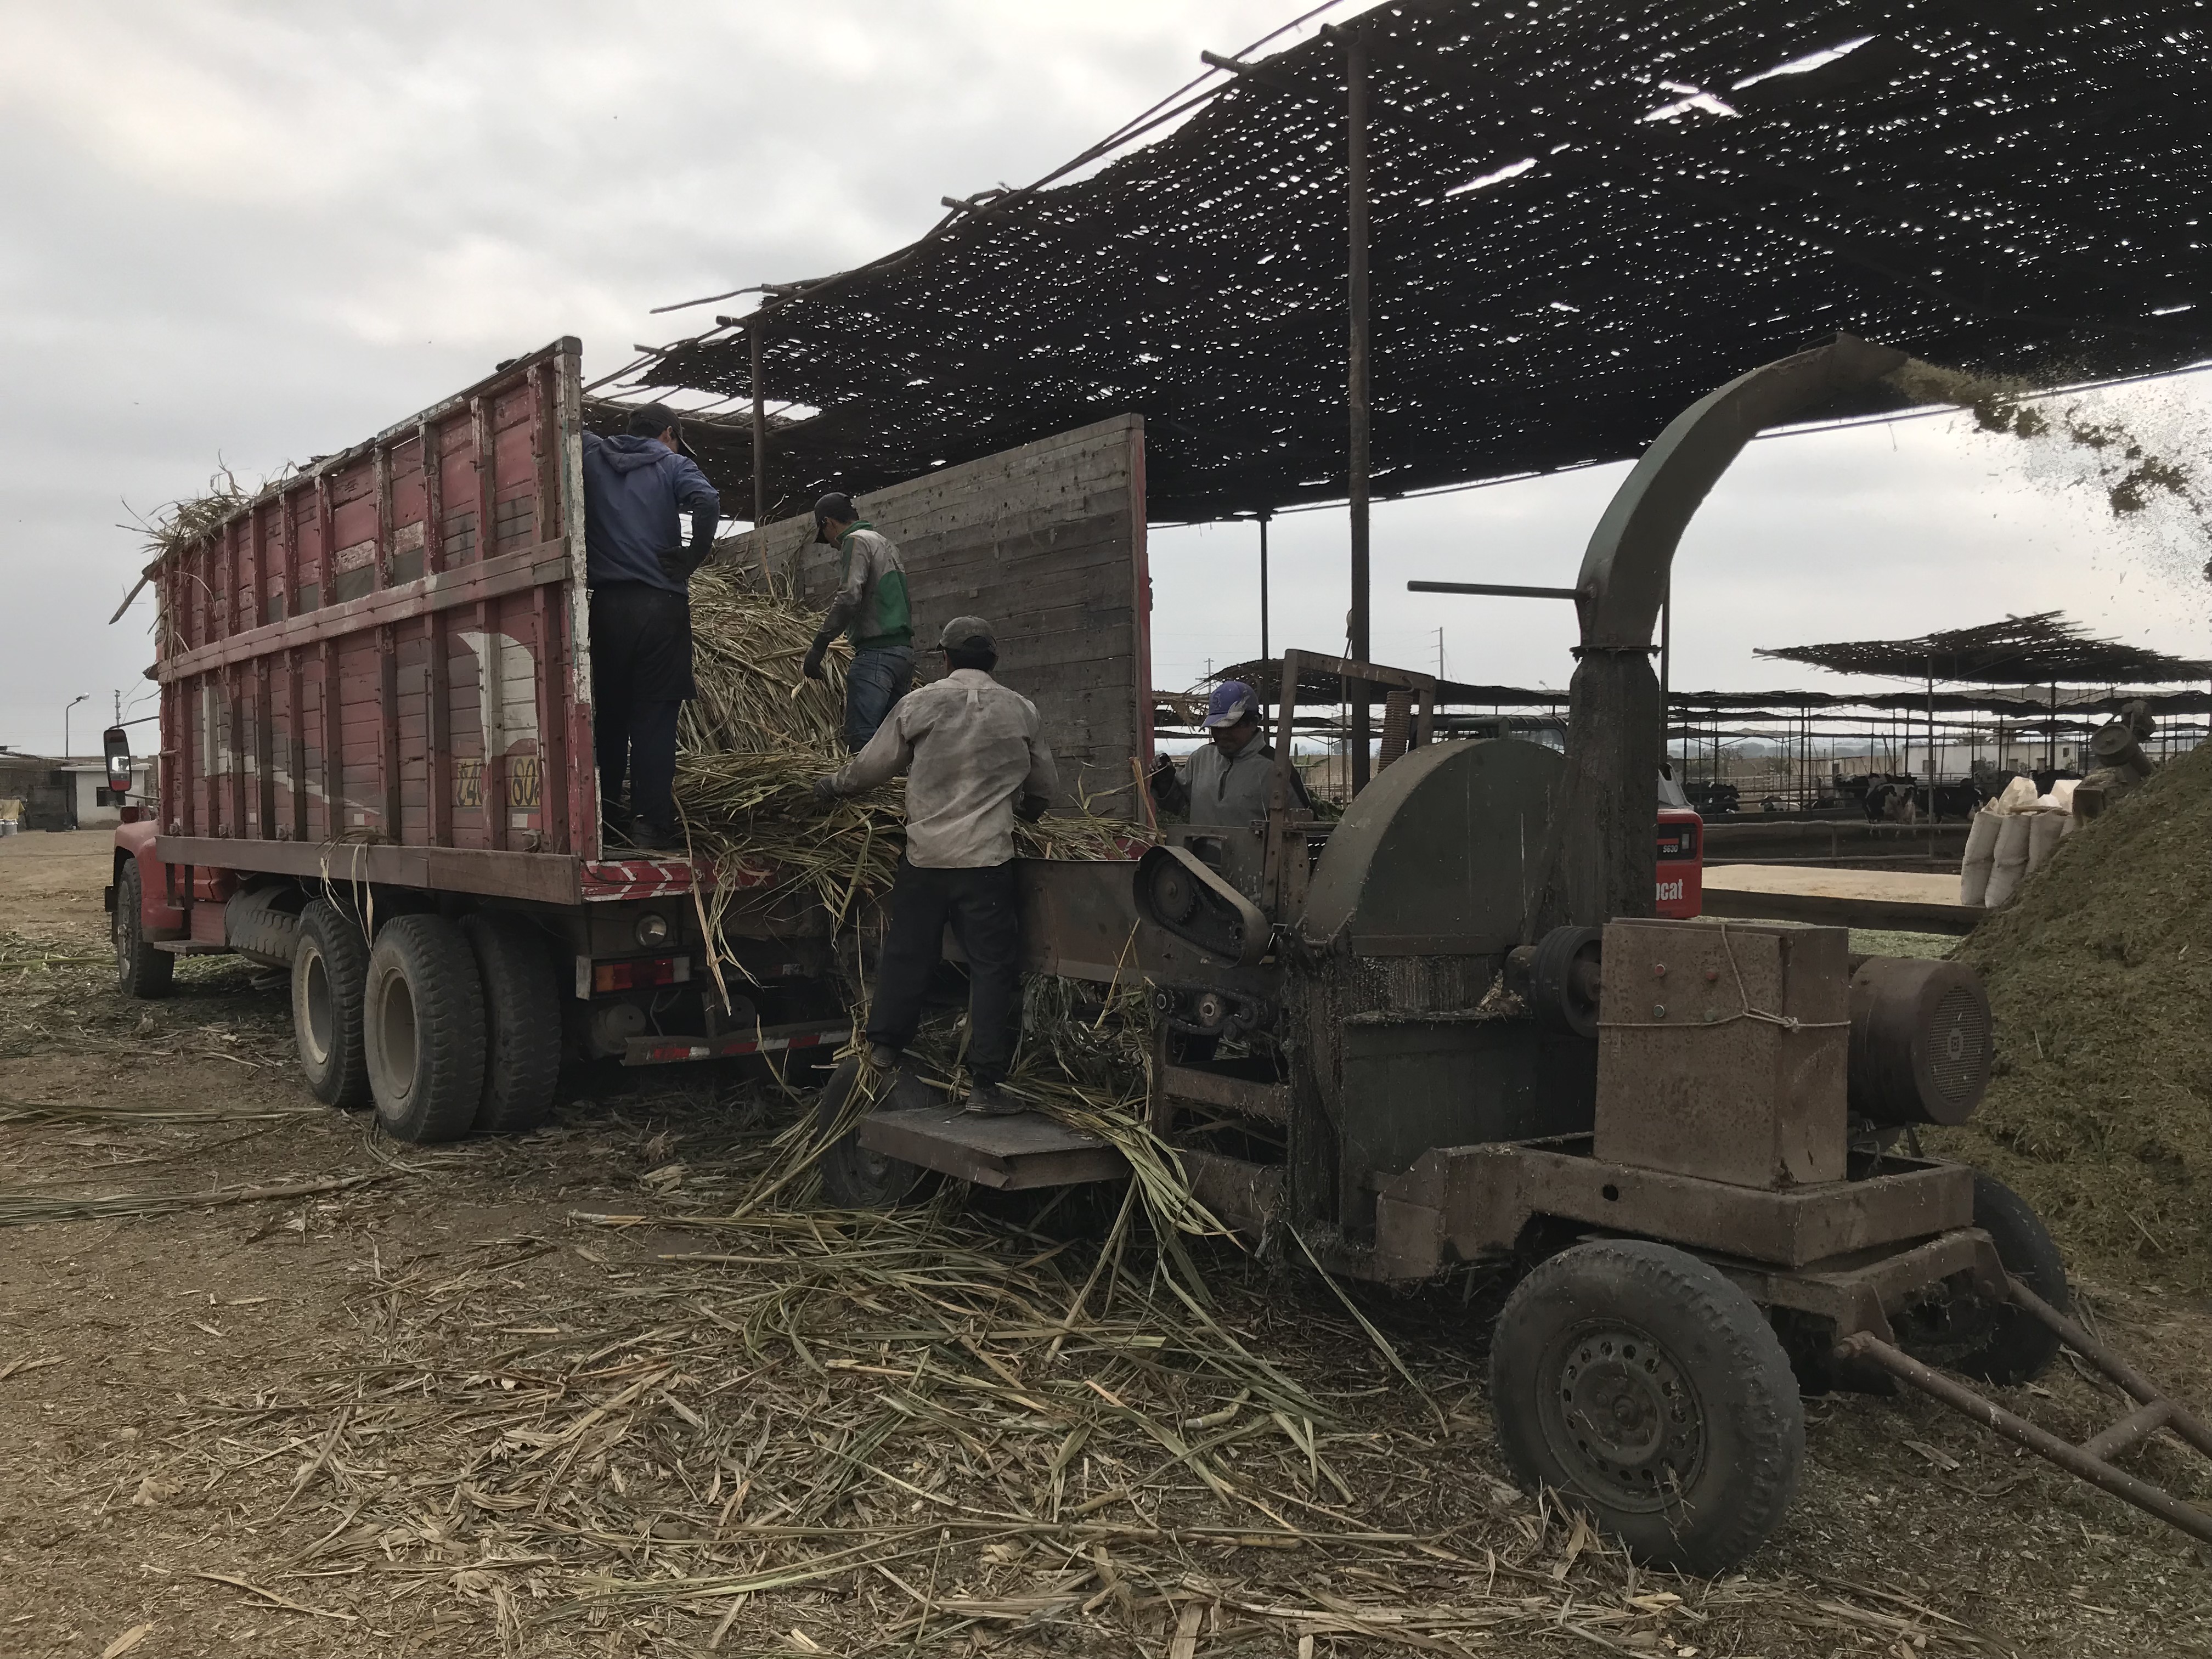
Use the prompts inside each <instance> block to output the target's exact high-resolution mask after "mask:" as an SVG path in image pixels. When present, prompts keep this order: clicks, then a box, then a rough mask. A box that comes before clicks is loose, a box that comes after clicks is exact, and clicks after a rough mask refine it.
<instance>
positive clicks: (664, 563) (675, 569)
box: [660, 547, 700, 582]
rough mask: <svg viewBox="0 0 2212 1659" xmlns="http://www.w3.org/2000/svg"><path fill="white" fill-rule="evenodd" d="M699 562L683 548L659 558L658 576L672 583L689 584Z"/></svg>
mask: <svg viewBox="0 0 2212 1659" xmlns="http://www.w3.org/2000/svg"><path fill="white" fill-rule="evenodd" d="M699 564H700V561H699V560H697V559H696V558H694V557H693V556H691V554H690V553H689V552H688V551H686V550H684V549H683V548H680V547H679V548H677V549H675V550H673V551H671V552H667V553H663V554H662V555H661V556H660V574H662V575H664V576H665V577H667V578H668V580H671V581H672V582H689V581H690V580H691V573H692V572H693V571H695V570H696V569H697V568H699Z"/></svg>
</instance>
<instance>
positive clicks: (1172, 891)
mask: <svg viewBox="0 0 2212 1659" xmlns="http://www.w3.org/2000/svg"><path fill="white" fill-rule="evenodd" d="M1145 885H1146V896H1147V897H1148V898H1150V899H1151V900H1152V908H1153V909H1154V910H1155V911H1156V912H1157V913H1158V915H1159V918H1160V920H1161V921H1164V922H1167V923H1169V924H1170V925H1171V926H1177V927H1179V926H1181V925H1182V923H1184V922H1187V921H1189V920H1190V919H1191V918H1192V917H1193V916H1194V915H1197V914H1198V892H1199V889H1198V878H1197V877H1195V876H1194V875H1192V874H1191V872H1189V871H1188V870H1187V869H1185V868H1184V867H1183V866H1182V865H1180V864H1178V863H1176V861H1175V860H1173V859H1159V860H1155V861H1154V862H1153V864H1152V866H1151V868H1150V869H1149V870H1148V871H1147V872H1146V876H1145Z"/></svg>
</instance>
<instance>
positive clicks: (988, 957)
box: [868, 855, 1022, 1084]
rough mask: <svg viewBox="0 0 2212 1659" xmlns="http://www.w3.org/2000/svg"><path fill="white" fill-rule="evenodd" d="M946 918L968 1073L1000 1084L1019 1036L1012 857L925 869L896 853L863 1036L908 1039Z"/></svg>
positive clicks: (1017, 908) (895, 1043) (1018, 916)
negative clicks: (956, 949) (975, 865)
mask: <svg viewBox="0 0 2212 1659" xmlns="http://www.w3.org/2000/svg"><path fill="white" fill-rule="evenodd" d="M947 924H950V925H951V928H952V936H953V937H954V938H955V939H958V940H959V941H960V948H961V950H962V951H963V952H965V953H966V955H967V957H968V1070H969V1074H970V1075H971V1076H972V1077H974V1078H975V1081H976V1082H978V1083H984V1084H991V1083H999V1082H1003V1081H1004V1080H1005V1079H1006V1068H1007V1067H1008V1066H1012V1064H1013V1060H1014V1045H1015V1044H1016V1043H1018V1042H1019V1041H1020V1040H1021V1035H1022V966H1021V949H1022V911H1021V902H1020V900H1019V898H1018V895H1017V894H1016V892H1015V889H1014V866H1012V864H1011V863H1007V864H996V865H992V866H988V867H987V868H985V869H981V870H929V869H924V868H921V867H920V866H915V865H912V864H909V863H908V862H907V861H906V859H905V857H904V855H901V857H900V859H899V861H898V876H897V878H896V880H895V881H894V882H893V883H892V884H891V923H890V932H889V933H888V934H887V935H886V936H885V938H884V954H883V957H882V960H881V961H879V962H878V963H877V964H876V985H875V996H874V999H873V1000H872V1002H871V1003H870V1005H869V1007H868V1041H869V1042H887V1043H889V1044H890V1046H891V1047H892V1048H905V1047H906V1045H907V1044H908V1043H909V1042H913V1041H914V1034H915V1030H916V1028H917V1027H919V1026H920V1025H921V1008H922V996H923V994H924V992H925V991H927V988H928V986H929V975H930V970H931V969H933V968H935V967H936V966H937V963H938V959H939V955H940V953H941V947H942V945H943V942H944V939H945V927H946V925H947Z"/></svg>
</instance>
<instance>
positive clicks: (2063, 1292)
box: [1952, 1170, 2074, 1383]
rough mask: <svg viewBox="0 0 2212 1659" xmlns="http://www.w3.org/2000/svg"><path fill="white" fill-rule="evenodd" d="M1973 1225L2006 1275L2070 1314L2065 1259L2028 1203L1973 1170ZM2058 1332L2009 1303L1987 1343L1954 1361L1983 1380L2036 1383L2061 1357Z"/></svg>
mask: <svg viewBox="0 0 2212 1659" xmlns="http://www.w3.org/2000/svg"><path fill="white" fill-rule="evenodd" d="M1974 1225H1976V1226H1977V1227H1979V1228H1980V1229H1981V1230H1982V1231H1984V1232H1985V1233H1987V1234H1988V1235H1989V1236H1990V1242H1991V1243H1994V1244H1995V1245H1996V1247H1997V1260H1998V1261H2002V1262H2003V1263H2004V1266H2005V1271H2006V1272H2007V1273H2010V1274H2011V1275H2012V1276H2013V1277H2014V1278H2015V1279H2018V1280H2020V1282H2021V1284H2023V1285H2027V1288H2028V1289H2029V1290H2031V1291H2034V1292H2035V1293H2036V1295H2038V1296H2039V1297H2042V1298H2043V1299H2044V1300H2045V1302H2048V1303H2049V1304H2051V1306H2052V1307H2053V1308H2055V1309H2057V1310H2058V1311H2059V1312H2060V1313H2071V1312H2072V1311H2073V1308H2074V1297H2073V1292H2072V1291H2069V1289H2068V1288H2067V1285H2066V1262H2065V1259H2064V1258H2063V1257H2062V1256H2061V1255H2059V1254H2058V1246H2057V1244H2055V1243H2052V1242H2051V1235H2050V1233H2049V1232H2048V1231H2045V1228H2044V1225H2043V1219H2042V1218H2041V1217H2039V1216H2038V1215H2037V1214H2036V1212H2035V1211H2034V1209H2033V1207H2032V1206H2030V1205H2029V1204H2028V1201H2027V1200H2026V1199H2024V1198H2022V1197H2021V1195H2020V1194H2018V1193H2016V1192H2015V1191H2013V1189H2012V1188H2009V1187H2008V1186H2006V1185H2005V1184H2004V1182H2002V1181H1999V1180H1998V1179H1997V1178H1996V1176H1990V1175H1984V1174H1983V1173H1982V1172H1981V1171H1980V1170H1975V1171H1974ZM2060 1346H2061V1344H2060V1342H2059V1340H2058V1333H2057V1332H2056V1331H2054V1330H2052V1329H2051V1328H2050V1327H2049V1326H2048V1325H2045V1323H2044V1322H2042V1321H2041V1320H2039V1319H2038V1318H2037V1317H2036V1316H2034V1315H2033V1314H2031V1313H2029V1312H2028V1311H2027V1310H2025V1309H2022V1308H2015V1307H2013V1306H2011V1305H2010V1304H2007V1305H2006V1306H2004V1307H2002V1308H2000V1309H1998V1310H1996V1317H1995V1322H1994V1323H1993V1324H1992V1326H1991V1328H1990V1337H1989V1340H1988V1341H1987V1342H1985V1343H1984V1344H1983V1345H1982V1346H1980V1347H1978V1348H1976V1349H1975V1350H1974V1351H1973V1352H1971V1353H1968V1354H1966V1355H1963V1356H1961V1357H1960V1358H1958V1359H1955V1360H1954V1361H1953V1362H1952V1369H1954V1370H1959V1371H1962V1372H1964V1373H1965V1374H1966V1376H1972V1377H1978V1378H1980V1379H1981V1380H1982V1381H1983V1382H1984V1383H2032V1382H2033V1381H2034V1380H2035V1379H2036V1378H2037V1377H2039V1376H2042V1375H2043V1373H2044V1371H2045V1370H2046V1369H2048V1368H2049V1366H2050V1364H2051V1361H2052V1360H2054V1359H2056V1358H2057V1357H2058V1350H2059V1347H2060Z"/></svg>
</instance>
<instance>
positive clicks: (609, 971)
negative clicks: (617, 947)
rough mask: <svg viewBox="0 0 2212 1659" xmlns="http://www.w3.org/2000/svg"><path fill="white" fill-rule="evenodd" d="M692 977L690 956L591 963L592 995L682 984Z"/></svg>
mask: <svg viewBox="0 0 2212 1659" xmlns="http://www.w3.org/2000/svg"><path fill="white" fill-rule="evenodd" d="M690 977H691V958H690V957H648V958H647V959H646V960H645V961H642V962H599V963H592V993H593V994H595V995H596V994H601V993H605V992H607V991H643V990H647V989H649V988H651V987H653V986H655V985H682V984H684V982H686V981H688V980H690Z"/></svg>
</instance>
